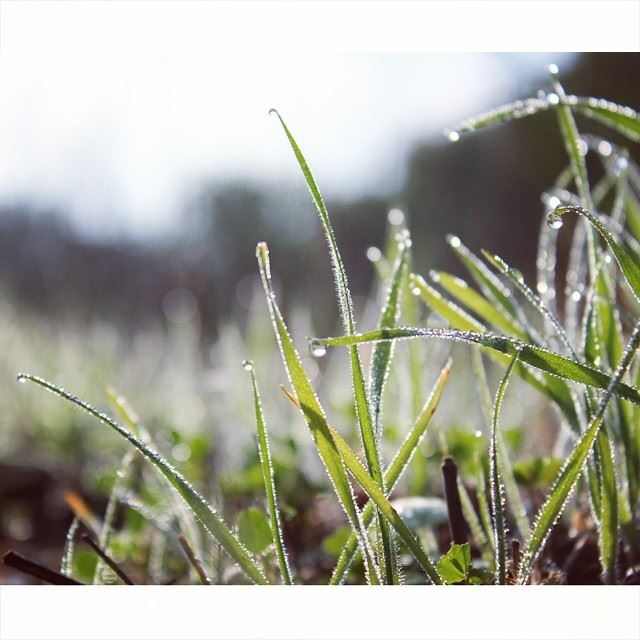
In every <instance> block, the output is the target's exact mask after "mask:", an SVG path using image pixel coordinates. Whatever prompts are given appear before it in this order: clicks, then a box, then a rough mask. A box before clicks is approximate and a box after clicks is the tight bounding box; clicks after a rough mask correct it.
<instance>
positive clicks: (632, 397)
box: [313, 327, 640, 404]
mask: <svg viewBox="0 0 640 640" xmlns="http://www.w3.org/2000/svg"><path fill="white" fill-rule="evenodd" d="M406 338H437V339H442V340H453V341H459V342H467V343H469V344H479V345H482V346H485V347H488V348H490V349H493V350H495V351H498V352H500V353H504V354H506V355H509V356H511V357H513V356H515V355H516V353H519V359H520V360H521V361H522V362H525V363H526V364H528V365H530V366H532V367H535V368H537V369H540V370H542V371H545V372H547V373H550V374H552V375H556V376H559V377H561V378H565V379H566V380H571V381H573V382H578V383H581V384H586V385H588V386H591V387H596V388H598V389H607V388H608V387H609V385H610V384H611V381H612V379H613V378H612V377H611V376H610V375H609V374H608V373H606V372H605V371H602V370H601V369H597V368H596V367H591V366H589V365H587V364H584V363H581V362H574V361H573V360H569V359H568V358H565V357H564V356H561V355H560V354H559V353H554V352H553V351H547V350H546V349H542V348H541V347H536V346H533V345H531V344H526V343H524V342H521V341H519V340H516V339H514V338H508V337H506V336H498V335H495V334H492V333H476V332H474V331H456V330H454V329H429V328H419V327H418V328H413V327H400V328H398V329H383V330H380V331H369V332H367V333H360V334H356V335H353V336H339V337H337V338H314V339H313V340H314V343H315V344H319V345H322V346H326V347H328V346H345V345H351V344H359V343H366V342H376V341H379V340H401V339H406ZM614 392H615V393H616V394H617V395H618V396H620V397H621V398H624V399H625V400H629V401H631V402H633V403H634V404H640V391H639V390H638V389H636V388H635V387H631V386H629V385H627V384H624V383H616V388H615V391H614Z"/></svg>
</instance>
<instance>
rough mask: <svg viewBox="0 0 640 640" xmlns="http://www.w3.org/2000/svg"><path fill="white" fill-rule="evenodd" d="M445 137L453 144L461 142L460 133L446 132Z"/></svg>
mask: <svg viewBox="0 0 640 640" xmlns="http://www.w3.org/2000/svg"><path fill="white" fill-rule="evenodd" d="M445 135H446V136H447V138H449V140H450V141H451V142H458V140H460V133H459V132H458V131H455V130H453V131H448V130H447V131H445Z"/></svg>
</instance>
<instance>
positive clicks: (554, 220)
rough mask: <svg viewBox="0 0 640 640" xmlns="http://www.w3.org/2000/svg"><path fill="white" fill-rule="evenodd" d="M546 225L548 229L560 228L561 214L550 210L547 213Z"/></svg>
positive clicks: (555, 229)
mask: <svg viewBox="0 0 640 640" xmlns="http://www.w3.org/2000/svg"><path fill="white" fill-rule="evenodd" d="M547 225H548V226H549V228H550V229H553V230H554V231H557V230H558V229H560V228H562V216H559V215H558V214H557V213H555V212H553V211H552V212H551V213H549V214H548V215H547Z"/></svg>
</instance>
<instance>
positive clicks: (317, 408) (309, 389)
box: [256, 242, 379, 582]
mask: <svg viewBox="0 0 640 640" xmlns="http://www.w3.org/2000/svg"><path fill="white" fill-rule="evenodd" d="M256 256H257V258H258V264H259V266H260V275H261V278H262V284H263V287H264V291H265V294H266V298H267V304H268V306H269V312H270V314H271V320H272V323H273V329H274V332H275V334H276V339H277V341H278V346H279V347H280V352H281V355H282V360H283V362H284V365H285V368H286V370H287V375H288V377H289V382H290V383H291V386H292V387H293V389H294V391H295V393H296V396H297V404H298V406H299V407H300V410H301V412H302V415H303V417H304V419H305V422H306V424H307V426H308V427H309V431H310V432H311V436H312V437H313V439H314V442H315V444H316V448H317V449H318V453H319V455H320V458H321V459H322V462H323V463H324V465H325V468H326V470H327V474H328V475H329V479H330V480H331V482H332V484H333V487H334V489H335V492H336V495H337V497H338V500H339V501H340V504H341V505H342V508H343V509H344V511H345V513H346V515H347V519H348V520H349V524H350V525H351V527H352V528H353V530H354V531H355V532H356V534H357V536H358V538H359V543H360V547H361V550H362V551H363V557H364V558H365V560H366V566H367V567H368V572H369V579H370V580H371V581H373V582H379V575H378V569H377V567H376V565H375V562H374V560H373V554H372V552H371V549H370V546H369V543H368V539H367V537H366V531H365V530H364V527H363V525H362V521H361V518H360V513H359V511H358V507H357V506H356V502H355V497H354V495H353V491H352V489H351V484H350V483H349V479H348V477H347V473H346V470H345V468H344V464H343V462H342V459H341V457H340V455H339V453H338V451H337V448H336V443H335V442H334V439H333V436H332V434H331V431H330V430H329V426H328V424H327V419H326V416H325V414H324V411H323V409H322V406H321V405H320V401H319V400H318V397H317V395H316V392H315V391H314V389H313V386H312V385H311V382H310V381H309V377H308V376H307V373H306V371H305V369H304V366H303V365H302V361H301V360H300V356H299V355H298V352H297V350H296V348H295V345H294V344H293V340H292V339H291V336H290V334H289V331H288V329H287V326H286V324H285V322H284V319H283V317H282V314H281V313H280V309H279V307H278V305H277V303H276V299H275V294H274V292H273V288H272V285H271V266H270V263H269V249H268V248H267V245H266V244H265V243H263V242H262V243H260V244H258V246H257V249H256Z"/></svg>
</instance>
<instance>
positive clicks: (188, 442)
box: [0, 53, 640, 581]
mask: <svg viewBox="0 0 640 640" xmlns="http://www.w3.org/2000/svg"><path fill="white" fill-rule="evenodd" d="M552 62H553V63H556V64H558V65H559V67H560V72H561V73H560V77H561V80H562V81H563V83H564V85H565V87H566V89H567V91H569V92H571V93H575V94H578V95H590V96H596V97H605V98H607V99H609V100H612V101H615V102H618V103H621V104H625V105H628V106H631V107H634V108H636V109H637V108H638V107H640V94H639V89H638V84H637V82H635V81H634V79H636V78H638V77H639V74H640V57H638V56H637V55H635V54H566V53H564V54H552V53H550V54H473V55H471V54H459V55H458V54H442V55H436V54H379V55H375V54H367V55H363V54H353V55H346V54H345V55H322V56H299V57H295V58H294V57H291V56H289V57H277V56H271V55H265V56H264V57H263V58H261V59H256V58H255V57H251V58H249V57H247V58H242V57H232V58H230V59H226V60H221V59H219V58H207V57H195V56H168V55H158V56H149V55H137V56H134V55H129V56H125V55H120V56H118V55H115V56H114V55H110V56H106V55H105V56H100V55H92V56H84V57H81V58H78V57H64V56H57V55H52V56H51V57H38V58H32V59H30V58H28V57H21V58H20V59H12V58H11V57H4V58H0V72H1V74H2V99H1V100H0V137H1V139H2V149H3V153H2V154H1V156H0V477H1V483H0V500H1V502H0V516H1V526H2V529H1V532H0V533H1V541H2V551H4V550H6V549H7V548H9V547H11V548H18V549H23V550H26V551H30V552H31V553H32V555H33V554H34V553H35V554H38V557H40V558H41V559H43V560H45V561H46V560H50V561H51V564H52V565H53V564H55V562H57V561H58V560H57V559H59V555H60V553H61V549H62V545H63V542H64V536H65V534H66V528H67V527H68V524H69V520H70V511H69V508H68V506H67V504H66V503H65V501H64V499H63V498H62V497H61V493H60V492H61V490H62V489H67V490H69V489H71V490H73V491H75V492H76V493H77V494H78V495H82V496H83V497H84V499H86V500H87V502H88V503H89V504H90V505H93V508H95V510H96V512H99V510H100V508H102V507H103V506H104V501H105V495H106V494H107V493H108V488H109V487H110V486H111V484H112V482H113V474H114V472H115V468H116V467H117V461H118V459H119V457H121V456H122V455H123V453H124V451H125V449H126V445H125V444H124V443H122V442H120V440H119V439H118V438H117V437H116V436H115V435H113V434H112V433H110V432H108V431H107V430H106V429H104V428H102V427H100V426H99V425H95V424H92V423H91V421H90V420H88V419H87V418H85V416H83V415H81V414H79V413H78V412H77V411H76V410H74V409H73V408H72V407H69V406H67V405H66V404H65V403H63V402H62V401H60V400H58V399H56V398H53V397H50V396H49V395H48V394H45V393H44V392H42V391H41V390H38V389H35V388H28V387H22V386H19V385H17V383H16V380H15V376H16V374H17V373H18V372H20V371H28V372H31V373H34V374H37V375H41V376H43V377H46V378H48V379H50V380H53V381H55V382H56V383H58V384H60V385H62V386H64V387H66V388H68V389H69V390H71V391H73V392H75V393H77V394H78V395H80V396H81V397H83V398H85V399H87V400H88V401H90V402H92V403H94V404H97V405H98V406H101V407H106V406H107V403H106V399H105V398H106V395H105V388H106V387H107V386H109V385H111V386H113V387H114V388H115V389H116V390H117V391H118V392H121V393H124V394H125V395H126V396H127V398H128V399H129V401H130V402H131V403H132V404H133V406H134V407H135V408H136V410H137V411H138V413H139V414H140V416H142V418H143V420H144V421H145V422H146V423H148V424H149V426H150V428H152V429H153V431H154V433H155V436H156V439H157V441H158V443H159V445H160V446H162V448H163V451H164V452H168V455H169V454H170V455H171V456H172V458H173V460H174V462H176V464H177V465H178V466H179V467H180V468H182V469H183V470H184V471H185V473H187V475H189V477H191V478H193V479H194V480H195V481H196V483H198V484H199V485H200V486H204V487H208V490H209V493H211V494H213V495H214V496H218V499H220V500H222V497H221V495H222V494H224V495H225V496H228V495H233V493H234V491H236V492H240V493H242V491H243V490H244V489H246V487H247V486H253V485H251V482H254V484H255V482H256V477H257V483H258V485H259V483H260V477H259V474H258V475H257V476H256V475H255V473H254V475H253V476H251V473H253V472H252V471H251V469H255V451H254V446H253V442H252V439H251V438H252V433H253V429H254V427H253V415H252V406H251V404H250V386H249V381H248V379H247V374H246V373H244V372H243V371H242V367H241V366H240V363H241V361H242V360H243V359H244V358H247V357H251V358H253V359H255V360H256V363H257V373H258V378H259V380H260V381H261V382H262V383H263V395H264V401H265V408H266V410H267V418H268V419H269V421H270V427H271V428H272V430H273V433H274V437H275V445H274V447H275V450H276V457H277V459H278V460H279V461H280V464H281V467H282V469H283V471H282V473H283V474H284V475H283V476H282V477H283V478H285V479H284V480H283V482H285V484H286V477H285V476H286V473H285V472H286V469H287V466H286V465H287V460H290V459H293V458H295V460H296V463H295V465H294V464H293V463H292V464H291V468H292V469H293V468H294V467H295V468H299V466H300V465H299V460H303V461H305V467H304V468H305V469H306V470H308V471H305V478H304V482H305V483H307V484H306V485H304V486H308V488H309V491H312V489H313V487H314V486H315V485H314V483H321V482H322V474H321V473H316V471H315V470H314V465H315V460H312V459H311V458H312V457H313V456H312V455H311V454H309V453H308V451H307V450H306V449H305V447H306V445H307V444H308V443H307V439H306V433H305V432H304V429H302V428H300V426H301V425H300V424H299V423H298V422H295V415H294V414H293V413H292V411H291V409H290V407H288V406H287V404H286V402H283V400H282V396H281V394H280V392H279V390H278V388H277V385H278V383H280V382H284V381H285V375H284V372H283V370H282V369H281V367H280V365H279V364H278V358H277V354H275V351H274V348H275V345H274V342H273V338H272V334H271V328H270V325H269V323H268V319H267V317H266V309H265V305H264V302H263V300H262V299H261V297H260V289H259V286H260V285H259V280H258V278H257V265H256V261H255V253H254V252H255V245H256V243H257V242H258V241H262V240H265V241H267V242H268V244H269V246H270V248H271V257H272V269H273V272H274V276H275V277H276V285H277V287H278V291H279V296H280V299H281V302H282V305H283V307H284V309H285V311H286V313H287V314H288V317H289V320H290V323H291V326H292V329H293V332H294V334H295V337H296V339H297V340H298V343H299V344H300V345H301V348H302V349H304V338H305V336H308V335H326V334H332V333H335V332H336V331H337V330H338V324H337V308H336V303H335V297H334V293H333V284H332V276H331V272H330V268H329V260H328V257H327V251H326V246H325V243H324V240H323V238H322V235H321V230H320V227H319V224H318V221H317V219H316V214H315V211H314V208H313V205H312V202H311V198H310V196H309V194H308V192H307V190H306V186H305V184H304V180H303V177H302V176H301V175H300V172H299V169H298V167H297V163H296V162H295V159H294V157H293V155H292V153H291V150H290V148H289V145H288V143H287V141H286V138H285V136H284V135H283V132H282V130H281V128H280V126H279V124H278V122H277V120H276V119H275V118H274V117H269V115H268V110H269V108H271V107H276V108H278V109H279V111H280V112H281V114H282V115H283V117H284V118H285V119H286V120H287V123H288V125H289V126H290V128H291V129H292V131H293V133H294V135H295V136H296V137H297V140H298V142H299V144H300V146H301V147H302V149H303V151H304V153H305V155H306V157H307V160H308V161H309V164H310V165H311V168H312V169H313V171H314V173H315V175H316V178H317V180H318V183H319V185H320V188H321V190H322V191H323V193H324V196H325V199H326V200H327V203H328V206H329V210H330V213H331V215H332V220H333V224H334V227H335V231H336V235H337V239H338V242H339V244H340V247H341V250H342V252H343V257H344V261H345V264H346V268H347V271H348V274H349V276H350V283H351V286H352V290H353V293H354V298H355V302H356V306H357V307H358V314H359V317H360V318H361V321H360V326H361V327H362V328H363V329H367V328H372V326H373V324H374V323H375V318H376V315H375V313H376V311H375V309H374V308H370V307H371V305H370V303H368V302H367V300H368V299H369V300H371V296H370V292H371V290H372V286H373V282H374V267H373V265H372V264H371V262H370V261H369V260H368V259H367V257H366V255H367V250H368V249H369V248H370V247H381V246H382V245H383V243H384V238H385V233H386V231H387V227H388V212H389V211H390V210H392V209H399V210H401V211H403V212H404V215H405V217H406V219H407V222H408V226H409V227H410V229H411V232H412V237H413V247H414V254H415V269H416V271H417V272H418V273H426V272H427V271H428V270H429V269H431V268H438V269H446V270H449V271H452V272H454V273H460V274H461V272H460V269H459V267H458V265H457V264H456V261H455V259H454V257H453V256H452V255H451V252H450V251H448V247H447V245H446V243H445V241H444V239H445V236H446V234H448V233H453V234H456V235H458V236H460V237H461V239H462V240H463V241H464V242H466V243H467V244H468V245H470V246H471V247H473V248H475V249H480V248H487V249H490V250H492V251H494V252H496V253H498V254H499V255H501V256H502V257H503V258H504V259H506V260H507V262H509V263H510V264H512V265H514V266H516V267H517V268H519V269H520V270H521V271H522V272H523V273H524V275H525V277H528V278H530V277H532V275H533V273H534V269H535V251H536V242H537V233H538V229H539V225H540V216H541V214H542V211H543V209H542V204H541V202H540V194H541V193H542V192H543V191H544V189H545V188H547V187H549V186H550V184H551V183H552V182H553V180H554V178H555V176H556V175H557V174H558V172H559V171H560V170H561V169H562V167H563V166H564V165H565V163H566V157H565V152H564V149H563V147H562V143H561V139H560V136H559V133H558V130H557V123H556V120H555V116H554V115H553V114H552V113H542V114H539V115H536V116H534V117H532V118H527V119H524V120H521V121H514V122H512V123H509V124H507V125H504V126H501V127H497V128H495V129H493V130H491V131H483V132H480V133H478V134H473V135H469V136H465V137H463V138H462V139H461V140H460V141H459V142H457V143H455V144H452V143H451V142H449V141H448V140H447V139H446V137H445V136H444V135H443V129H444V128H446V127H451V126H453V125H455V124H456V123H457V122H458V121H460V120H461V119H464V118H466V117H468V116H472V115H474V114H476V113H478V112H481V111H483V110H486V109H489V108H491V107H494V106H497V105H499V104H501V103H503V102H507V101H510V100H513V99H516V98H521V97H522V98H524V97H528V96H531V95H535V94H536V92H537V91H538V90H539V89H546V88H547V66H548V64H549V63H552ZM590 130H591V131H596V132H597V131H598V127H597V126H594V125H593V124H592V123H591V124H590ZM607 136H612V137H613V138H615V134H611V133H610V132H609V131H607ZM392 217H393V216H392ZM374 253H375V252H374ZM369 255H370V256H371V255H372V253H371V252H369ZM374 301H375V299H374ZM429 349H431V351H430V352H429V353H428V354H427V355H426V356H425V357H427V359H429V361H430V362H431V361H432V362H434V363H435V365H441V364H442V362H443V360H444V358H445V357H446V354H447V352H448V351H447V350H448V349H449V347H446V348H443V347H442V346H434V347H429ZM341 357H342V356H341V355H340V354H339V353H336V354H335V355H333V354H332V355H331V357H329V358H326V359H325V360H323V361H322V362H320V363H318V362H316V361H315V360H313V359H311V358H307V364H308V366H309V367H310V370H311V372H312V373H313V374H314V375H315V376H316V383H317V384H318V386H319V387H320V388H321V389H322V388H324V389H325V393H326V394H327V396H328V399H327V403H328V406H329V407H330V409H331V410H332V411H334V412H335V413H336V415H338V416H348V415H349V412H350V411H352V407H348V406H345V403H348V402H349V400H348V398H349V388H348V376H347V377H346V378H345V377H344V373H345V372H344V368H341V367H340V358H341ZM435 365H434V366H435ZM340 380H343V382H344V383H345V384H342V385H341V384H336V381H340ZM429 384H431V382H430V383H429ZM460 384H463V385H464V381H461V382H460ZM425 386H426V383H425ZM524 408H525V407H524V406H521V405H516V403H512V405H510V406H509V407H506V409H505V410H506V415H507V419H510V420H512V421H517V420H518V416H521V415H522V413H523V411H524ZM465 411H466V413H465ZM477 413H478V410H477V409H474V405H473V403H472V402H470V403H469V406H468V407H466V408H463V410H462V411H461V410H460V407H459V406H458V407H457V412H455V415H456V420H458V421H459V422H461V423H463V424H461V425H460V426H461V427H465V428H468V429H471V430H473V429H476V428H477ZM444 415H445V416H446V415H447V414H446V413H445V414H444ZM403 419H404V418H403V416H402V408H400V414H399V415H398V416H397V417H394V418H391V422H393V420H395V421H396V423H394V424H390V425H389V429H390V432H393V429H394V428H397V430H398V432H402V430H403V429H404V428H405V427H406V423H403ZM444 422H446V420H445V419H444V418H443V423H444ZM292 425H293V426H292ZM545 438H546V439H545ZM550 440H551V436H550V435H548V436H544V434H543V435H542V436H541V437H540V438H539V440H538V441H537V442H533V443H530V445H531V446H533V447H534V448H535V447H536V446H537V447H538V448H539V449H540V450H541V451H543V450H544V448H545V446H546V443H548V442H549V441H550ZM305 456H306V457H305ZM307 458H308V459H307ZM252 465H254V466H253V467H252ZM238 469H242V470H244V472H243V473H242V474H239V473H238ZM220 479H221V480H220ZM289 481H290V485H291V487H292V488H293V487H297V491H298V493H299V496H298V499H299V500H303V499H304V493H300V492H302V491H303V490H302V489H301V487H302V486H303V485H301V484H300V479H299V478H297V477H296V476H293V475H292V476H291V477H290V479H289ZM220 482H222V484H220ZM243 483H244V484H243ZM220 486H222V487H223V489H219V488H218V487H220ZM292 500H293V498H292ZM293 506H295V505H293ZM327 533H328V531H325V532H321V533H319V534H318V535H319V536H321V535H325V534H327ZM9 579H10V578H8V577H5V576H4V575H2V574H0V581H5V580H9Z"/></svg>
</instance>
